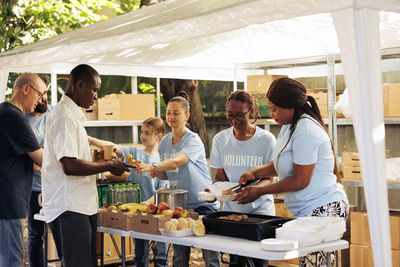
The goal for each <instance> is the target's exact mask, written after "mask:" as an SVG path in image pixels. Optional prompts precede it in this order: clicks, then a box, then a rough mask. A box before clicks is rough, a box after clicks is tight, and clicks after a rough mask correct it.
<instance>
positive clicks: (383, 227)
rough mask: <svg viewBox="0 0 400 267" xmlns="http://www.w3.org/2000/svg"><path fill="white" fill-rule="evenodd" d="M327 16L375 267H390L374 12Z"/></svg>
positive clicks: (347, 11)
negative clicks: (337, 57)
mask: <svg viewBox="0 0 400 267" xmlns="http://www.w3.org/2000/svg"><path fill="white" fill-rule="evenodd" d="M332 15H333V19H334V23H335V27H336V32H337V35H338V39H339V46H340V50H341V57H342V62H343V67H344V73H345V81H346V86H347V88H348V89H349V95H350V100H351V103H352V104H351V112H352V117H353V127H354V133H355V137H356V143H357V147H358V152H359V154H360V163H361V172H362V175H363V181H364V192H365V200H366V204H367V209H368V219H369V230H370V235H371V242H372V250H373V256H374V263H375V266H381V267H390V266H392V255H391V245H390V230H389V229H390V225H389V211H388V210H389V208H388V194H387V182H386V177H385V126H384V120H383V103H382V78H381V55H380V33H379V13H378V11H377V10H372V9H367V8H361V9H359V8H349V9H345V10H341V11H337V12H334V13H332Z"/></svg>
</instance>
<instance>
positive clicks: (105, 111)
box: [97, 95, 120, 121]
mask: <svg viewBox="0 0 400 267" xmlns="http://www.w3.org/2000/svg"><path fill="white" fill-rule="evenodd" d="M97 101H98V118H99V120H100V121H108V120H119V118H120V110H119V107H120V102H119V98H118V97H117V96H116V95H106V96H105V97H102V98H99V99H98V100H97Z"/></svg>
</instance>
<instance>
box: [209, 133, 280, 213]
mask: <svg viewBox="0 0 400 267" xmlns="http://www.w3.org/2000/svg"><path fill="white" fill-rule="evenodd" d="M275 144H276V140H275V137H274V136H273V134H271V133H270V132H267V131H265V130H263V129H261V128H259V127H257V126H256V131H255V133H254V135H253V136H252V137H251V138H250V139H248V140H246V141H240V140H238V139H236V137H235V136H234V134H233V127H230V128H228V129H226V130H223V131H221V132H219V133H217V134H216V135H215V136H214V139H213V145H212V149H211V157H210V166H211V167H212V168H215V169H224V171H225V173H226V176H227V177H228V179H229V181H230V182H239V178H240V176H241V175H242V174H243V173H245V172H246V171H248V170H250V169H253V168H255V167H258V166H261V165H264V164H266V163H268V162H270V161H271V160H272V153H273V151H274V148H275ZM224 211H235V212H242V213H257V214H264V215H275V207H274V199H273V196H272V195H263V196H262V197H260V198H259V199H257V200H255V201H253V202H252V203H249V204H245V205H240V204H237V202H234V201H228V202H225V203H224Z"/></svg>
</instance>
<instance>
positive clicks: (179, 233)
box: [159, 228, 193, 237]
mask: <svg viewBox="0 0 400 267" xmlns="http://www.w3.org/2000/svg"><path fill="white" fill-rule="evenodd" d="M159 230H160V233H161V234H162V235H165V236H171V237H184V236H191V235H193V231H192V229H191V228H187V229H183V230H177V231H168V230H165V229H164V228H160V229H159Z"/></svg>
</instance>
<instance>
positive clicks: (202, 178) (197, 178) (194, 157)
mask: <svg viewBox="0 0 400 267" xmlns="http://www.w3.org/2000/svg"><path fill="white" fill-rule="evenodd" d="M158 151H159V152H160V159H161V161H164V160H167V159H171V158H173V157H175V155H176V154H178V153H179V152H181V153H183V154H185V155H186V156H187V157H188V158H189V159H190V160H189V162H187V163H185V164H183V165H182V166H180V167H178V168H177V169H175V170H171V171H166V172H165V174H166V175H167V177H168V180H170V181H177V183H178V184H177V188H179V189H184V190H187V191H188V193H187V208H188V209H195V208H198V207H201V206H208V207H212V208H214V209H216V208H218V205H219V203H218V202H215V203H207V202H205V201H203V200H201V199H200V198H199V196H198V193H199V192H203V191H204V190H205V189H206V188H210V186H211V184H212V182H211V179H210V174H209V173H208V166H207V161H206V153H205V151H204V145H203V143H202V142H201V139H200V137H199V136H198V135H197V134H196V133H194V132H192V131H190V130H189V129H187V128H186V131H185V134H184V135H183V137H182V138H181V140H180V141H179V142H178V143H176V144H172V133H171V132H170V133H168V134H166V135H165V136H164V137H163V138H162V139H161V142H160V146H159V148H158Z"/></svg>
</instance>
